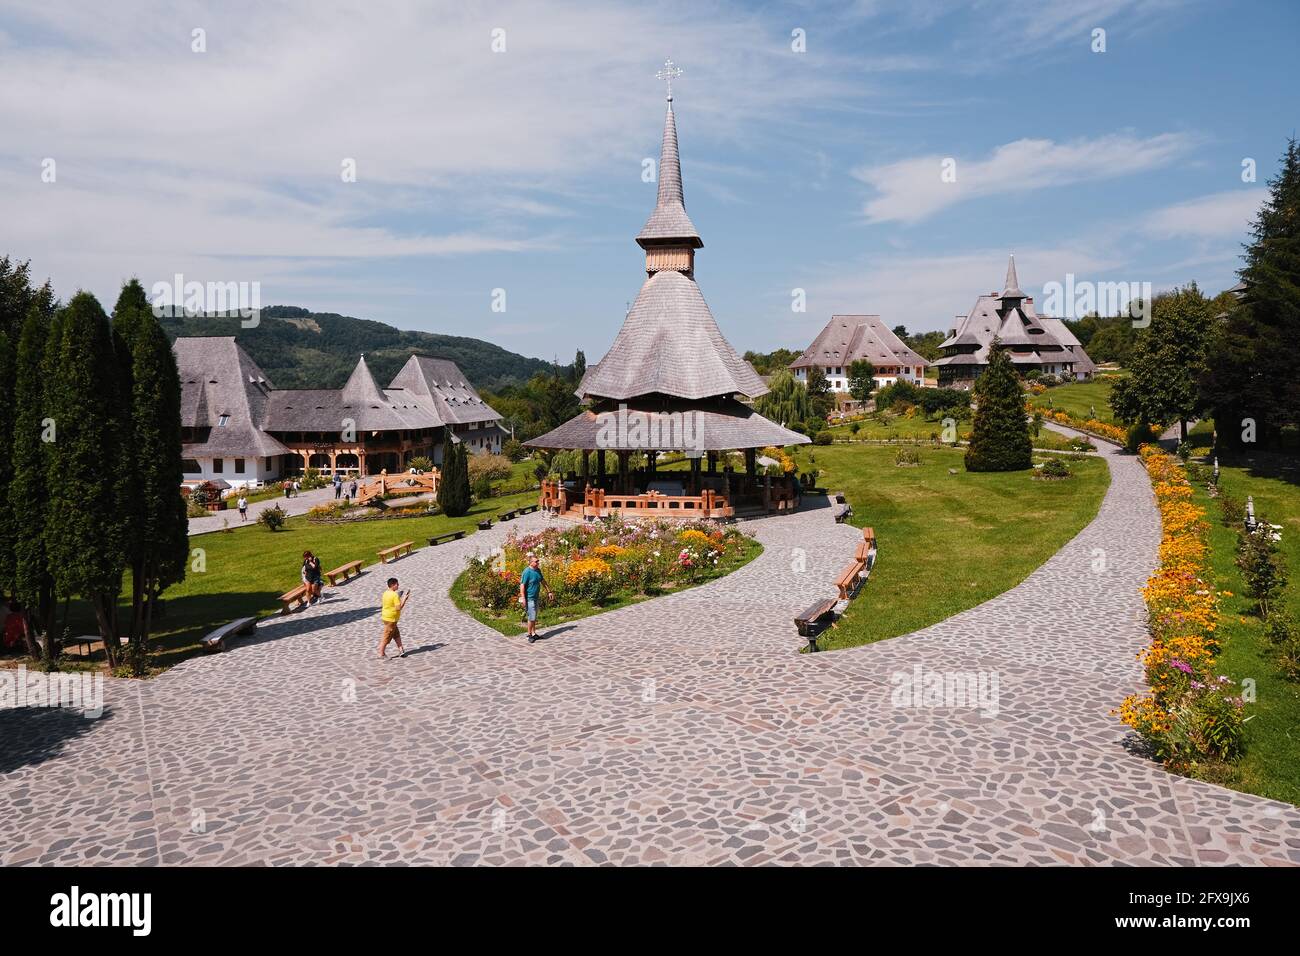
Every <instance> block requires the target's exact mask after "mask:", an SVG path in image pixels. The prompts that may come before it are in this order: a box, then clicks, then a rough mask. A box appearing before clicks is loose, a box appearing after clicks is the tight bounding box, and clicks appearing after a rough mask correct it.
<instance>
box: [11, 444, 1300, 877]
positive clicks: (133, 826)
mask: <svg viewBox="0 0 1300 956" xmlns="http://www.w3.org/2000/svg"><path fill="white" fill-rule="evenodd" d="M1107 447H1108V446H1107ZM1103 454H1104V455H1105V456H1106V457H1107V459H1108V462H1109V464H1110V467H1111V470H1112V475H1113V481H1112V484H1111V487H1110V490H1109V491H1108V493H1107V495H1106V498H1105V501H1104V503H1103V505H1102V507H1101V511H1100V513H1099V514H1098V516H1097V518H1096V519H1095V520H1094V521H1093V522H1092V523H1091V524H1090V525H1089V526H1088V527H1087V528H1085V529H1084V531H1083V532H1081V533H1080V534H1079V535H1078V536H1077V537H1076V538H1075V539H1074V540H1073V541H1071V542H1070V543H1069V544H1068V545H1066V547H1065V548H1063V549H1062V550H1061V551H1060V552H1059V553H1058V554H1057V555H1055V556H1054V557H1053V558H1052V559H1051V560H1049V561H1048V562H1047V563H1046V564H1045V565H1043V566H1042V567H1041V568H1039V569H1038V570H1037V571H1035V572H1034V573H1033V574H1032V575H1030V576H1029V577H1028V578H1027V579H1026V580H1025V581H1024V582H1023V583H1022V584H1021V585H1019V586H1018V587H1016V588H1014V589H1013V590H1011V591H1009V592H1007V593H1005V594H1003V595H1001V596H1000V597H998V598H996V599H994V600H992V601H989V602H987V603H986V604H983V605H981V606H979V607H976V608H973V609H971V610H969V611H966V612H964V613H962V614H959V615H956V616H955V617H953V618H950V619H949V620H946V621H944V622H942V623H940V624H937V625H935V626H933V627H930V628H927V629H925V630H922V631H918V632H916V633H913V634H909V635H906V636H904V637H899V638H895V639H893V640H890V641H885V642H881V643H878V644H874V645H870V646H867V647H861V648H856V649H853V650H847V651H838V652H834V653H825V654H817V655H797V654H795V653H793V652H794V651H795V650H796V649H797V647H798V646H799V644H800V643H801V642H800V641H799V639H798V638H797V637H796V636H795V634H794V632H793V627H792V625H791V618H792V616H793V612H794V611H796V610H798V609H799V608H802V607H803V606H805V605H806V604H807V603H809V602H810V601H811V600H812V598H813V597H815V596H817V595H821V594H824V593H826V592H827V591H828V590H829V589H830V587H831V583H830V582H831V581H832V580H833V578H834V576H835V572H836V571H837V570H838V565H839V564H841V563H842V560H843V558H844V556H845V555H846V554H848V553H849V551H850V550H851V549H852V547H853V545H854V543H855V541H856V540H857V538H858V532H857V530H856V529H854V528H851V527H847V526H842V525H836V524H834V523H833V522H832V520H831V518H830V516H829V512H828V511H827V510H825V509H822V510H809V511H804V512H802V513H800V514H798V515H795V516H787V517H780V518H773V519H766V520H763V521H758V522H751V523H750V524H748V525H747V528H748V529H749V530H752V531H753V532H754V533H756V534H757V535H758V537H759V538H760V539H761V540H762V541H763V543H764V545H765V546H766V551H765V552H764V554H763V555H762V556H761V557H760V558H758V559H757V560H755V561H754V562H752V563H751V564H750V565H748V566H746V567H745V568H743V569H741V570H740V571H737V572H735V573H733V574H732V575H730V576H728V577H727V578H725V579H723V580H721V581H717V582H714V583H712V584H709V585H706V586H704V587H700V588H696V589H694V590H691V591H688V592H683V593H681V594H676V595H671V596H667V597H662V598H659V599H656V600H654V601H651V602H647V603H644V604H641V605H637V606H635V607H629V608H624V609H621V610H618V611H614V612H610V613H608V614H604V615H601V616H599V617H596V618H591V619H588V620H585V621H580V622H577V623H575V624H573V625H569V626H566V627H561V628H556V629H554V630H553V631H552V633H551V635H550V636H549V638H548V639H547V640H545V641H542V642H539V643H538V644H537V645H534V646H532V647H530V646H528V645H527V644H526V643H524V642H523V641H522V640H521V639H506V638H503V637H501V636H500V635H498V634H497V633H496V632H494V631H491V630H490V629H488V628H486V627H483V626H481V625H479V624H478V623H476V622H474V621H473V620H471V619H469V618H468V617H466V616H465V615H462V614H460V613H459V612H457V611H456V610H455V609H454V608H453V607H452V605H451V603H450V601H449V599H448V598H447V597H446V591H447V587H448V585H449V584H450V582H451V580H452V579H453V577H454V576H455V574H457V573H458V572H459V571H460V570H461V569H462V568H463V567H464V561H465V558H466V556H467V554H469V553H473V552H476V551H480V552H481V551H486V550H488V549H489V548H490V547H491V546H492V545H493V544H494V543H496V542H498V541H499V540H500V539H501V537H502V536H503V535H504V534H505V533H506V532H507V531H508V530H510V529H511V528H512V526H513V527H519V526H521V525H523V524H540V523H541V522H543V521H544V520H545V519H544V518H541V517H539V516H529V517H528V518H524V519H519V520H518V521H516V522H513V523H512V524H508V525H505V526H503V527H499V528H496V529H493V530H492V531H490V532H481V533H479V534H476V535H473V536H472V537H470V538H467V539H465V540H464V541H461V542H456V543H454V544H450V545H443V546H441V547H438V548H431V549H427V550H423V551H420V552H419V553H418V554H417V555H415V556H413V557H411V558H408V559H405V560H403V561H401V562H400V563H399V564H397V565H394V566H393V569H394V570H395V572H396V573H398V574H399V575H400V576H401V578H402V580H403V584H404V585H405V586H412V587H414V588H415V596H414V597H413V599H412V602H411V604H410V606H409V607H408V609H407V613H406V615H405V617H404V620H403V629H404V630H405V631H407V633H408V635H410V636H411V637H413V638H414V640H413V641H412V642H411V643H412V644H415V645H417V647H418V649H417V651H416V653H414V654H412V655H411V656H409V657H408V658H407V659H405V660H390V661H378V660H375V659H373V658H372V657H371V656H370V655H371V654H373V647H374V643H375V638H376V631H377V620H376V615H375V610H374V605H375V602H376V600H377V598H378V590H379V588H380V587H381V584H380V578H381V576H382V572H378V571H377V570H376V569H371V571H370V572H368V573H367V574H366V575H365V576H363V577H362V578H361V579H360V580H359V581H356V582H353V583H351V584H348V585H347V586H345V587H342V588H339V589H336V590H334V591H333V592H331V594H330V595H329V597H328V599H327V600H326V601H325V602H323V603H322V604H321V605H319V606H317V607H316V608H313V609H311V610H309V611H306V612H304V613H302V614H298V615H294V616H292V617H289V618H283V619H278V620H273V621H270V622H267V623H266V624H264V625H263V627H262V628H261V629H260V630H259V634H258V637H257V638H256V639H255V640H253V641H250V642H248V643H246V644H243V645H239V646H237V647H236V648H235V649H234V650H233V651H232V652H231V653H228V654H225V655H220V656H217V657H211V658H206V659H200V660H194V661H190V662H187V663H185V664H182V665H180V666H178V667H176V668H174V669H173V670H172V671H170V672H168V673H167V674H165V675H163V676H162V677H160V678H158V679H156V680H153V681H150V682H148V683H146V684H139V683H132V682H113V683H112V684H111V685H110V689H109V695H108V696H109V703H110V709H109V711H108V712H107V713H106V715H105V717H104V718H102V719H100V720H98V721H88V720H85V719H83V718H80V717H76V716H73V715H70V714H66V713H62V712H51V713H39V714H34V715H33V714H30V713H28V714H22V715H14V714H10V715H3V714H0V719H4V718H5V717H6V716H7V717H8V719H7V721H6V723H5V724H4V725H3V726H0V731H3V733H2V734H0V740H7V742H6V743H4V744H2V745H0V747H3V748H4V749H0V773H3V774H4V776H3V777H0V779H2V780H3V781H4V786H3V788H0V861H3V862H4V863H6V864H13V863H38V862H39V863H53V862H59V863H77V862H83V861H89V862H112V863H159V862H161V863H187V862H198V863H231V864H240V863H255V862H258V863H261V862H265V863H321V862H325V863H334V862H349V863H353V862H358V863H364V862H368V863H385V862H396V861H407V862H424V863H520V862H533V863H552V864H557V863H577V864H582V863H593V862H595V863H603V862H615V863H656V862H668V863H685V864H691V863H719V862H737V863H771V862H779V863H799V864H809V863H823V862H830V863H894V864H901V863H1040V864H1060V863H1078V864H1107V863H1113V862H1125V863H1138V864H1142V863H1146V864H1178V865H1188V864H1218V863H1257V862H1263V863H1275V864H1286V863H1291V864H1295V863H1300V810H1297V809H1296V808H1294V807H1291V806H1289V805H1286V804H1279V803H1274V802H1271V801H1267V800H1263V799H1260V798H1256V797H1251V796H1246V795H1242V794H1238V793H1235V792H1232V791H1229V790H1224V789H1220V788H1217V787H1213V786H1210V785H1207V784H1203V783H1199V782H1196V781H1191V780H1185V779H1182V778H1179V777H1174V776H1171V775H1168V774H1166V773H1165V772H1164V771H1162V770H1161V769H1159V768H1158V767H1156V766H1154V765H1152V764H1151V763H1150V762H1148V761H1146V760H1143V759H1141V758H1138V757H1135V756H1131V755H1130V754H1128V753H1127V752H1126V751H1125V750H1124V748H1123V746H1122V741H1123V739H1124V736H1125V733H1124V731H1125V729H1124V728H1123V727H1122V726H1121V725H1120V724H1119V723H1118V722H1117V721H1116V720H1115V719H1114V718H1112V717H1110V716H1109V715H1108V711H1109V709H1110V708H1111V707H1112V706H1114V705H1115V704H1116V703H1117V702H1118V701H1119V700H1120V699H1121V698H1122V697H1123V696H1124V695H1125V693H1127V692H1129V691H1131V690H1134V689H1137V688H1138V687H1139V686H1140V681H1141V673H1140V670H1139V667H1138V665H1137V662H1136V660H1135V657H1134V655H1135V654H1136V653H1137V651H1138V650H1139V648H1140V647H1141V646H1142V645H1143V643H1144V630H1143V623H1142V617H1143V608H1142V605H1141V601H1140V597H1139V593H1138V589H1139V588H1140V586H1141V584H1142V583H1143V581H1144V580H1145V578H1146V576H1147V574H1148V572H1149V570H1150V568H1151V567H1152V565H1153V562H1154V560H1155V551H1156V545H1157V543H1158V528H1157V518H1156V512H1155V508H1154V503H1153V500H1152V496H1151V492H1150V488H1149V484H1148V482H1147V479H1146V476H1145V473H1144V472H1143V471H1142V470H1141V467H1140V466H1139V465H1138V464H1137V462H1136V461H1134V460H1133V459H1131V458H1125V457H1121V456H1117V455H1115V454H1113V453H1112V452H1110V451H1108V450H1107V451H1103ZM883 544H884V549H883V551H882V554H883V560H888V542H884V543H883ZM801 552H802V556H803V558H804V560H805V562H806V563H802V564H801V563H800V560H799V558H800V557H801ZM796 569H798V570H796ZM866 594H867V595H868V596H867V597H864V598H859V600H870V598H869V595H870V586H869V585H868V589H867V592H866ZM917 673H919V674H920V675H921V677H922V679H923V681H924V679H925V678H926V677H927V676H929V675H933V674H938V675H951V674H955V673H970V674H973V675H975V676H976V677H977V678H978V677H982V678H983V679H984V681H985V685H984V688H985V691H986V692H990V691H992V689H993V684H992V682H993V681H996V690H997V695H996V699H995V700H992V699H988V698H986V699H985V700H984V701H983V706H976V707H971V706H961V703H962V702H961V701H960V700H957V699H949V700H947V701H946V704H947V705H946V706H924V705H925V704H926V703H927V701H926V699H925V698H924V696H923V697H922V698H921V700H920V701H919V703H920V704H921V705H923V706H904V705H905V704H908V703H909V702H908V701H904V700H900V699H899V695H898V693H897V692H898V690H899V688H900V682H899V679H898V678H899V677H900V676H901V675H913V674H917ZM941 703H944V702H943V701H941ZM15 719H19V720H22V721H23V722H22V723H21V724H19V723H15ZM15 740H17V741H18V744H19V746H18V747H15Z"/></svg>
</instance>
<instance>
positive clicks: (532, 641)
mask: <svg viewBox="0 0 1300 956" xmlns="http://www.w3.org/2000/svg"><path fill="white" fill-rule="evenodd" d="M528 643H529V644H535V643H537V635H536V634H529V635H528Z"/></svg>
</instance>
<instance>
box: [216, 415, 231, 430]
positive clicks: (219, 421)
mask: <svg viewBox="0 0 1300 956" xmlns="http://www.w3.org/2000/svg"><path fill="white" fill-rule="evenodd" d="M228 424H230V416H229V415H222V416H221V417H220V418H218V419H217V425H218V426H219V427H221V428H224V427H226V425H228Z"/></svg>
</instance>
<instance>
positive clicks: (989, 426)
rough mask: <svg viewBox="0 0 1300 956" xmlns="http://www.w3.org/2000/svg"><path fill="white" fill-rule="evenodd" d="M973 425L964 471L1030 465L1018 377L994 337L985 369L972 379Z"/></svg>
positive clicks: (1030, 446) (1030, 448)
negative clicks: (974, 403)
mask: <svg viewBox="0 0 1300 956" xmlns="http://www.w3.org/2000/svg"><path fill="white" fill-rule="evenodd" d="M974 396H975V402H976V409H975V424H974V428H973V432H972V434H971V439H970V446H969V447H968V448H967V449H966V470H967V471H1021V470H1023V469H1025V468H1029V467H1031V466H1032V465H1033V443H1032V441H1031V440H1030V437H1029V416H1028V415H1027V414H1026V413H1025V394H1024V391H1023V390H1022V389H1021V387H1020V376H1019V375H1017V374H1016V370H1015V368H1014V366H1012V364H1011V355H1010V354H1009V353H1008V352H1007V351H1006V349H1004V348H1003V347H1002V343H1001V342H1000V341H998V340H997V339H994V340H993V344H992V345H990V346H989V364H988V368H986V369H985V370H984V372H983V373H982V374H981V375H980V377H979V378H977V379H976V380H975V388H974Z"/></svg>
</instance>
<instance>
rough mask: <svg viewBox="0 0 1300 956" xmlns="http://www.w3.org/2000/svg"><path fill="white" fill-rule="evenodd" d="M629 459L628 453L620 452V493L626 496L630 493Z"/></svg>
mask: <svg viewBox="0 0 1300 956" xmlns="http://www.w3.org/2000/svg"><path fill="white" fill-rule="evenodd" d="M627 458H628V453H627V452H626V451H623V450H621V449H620V450H619V452H618V493H619V494H620V495H625V494H627V493H628V487H627Z"/></svg>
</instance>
